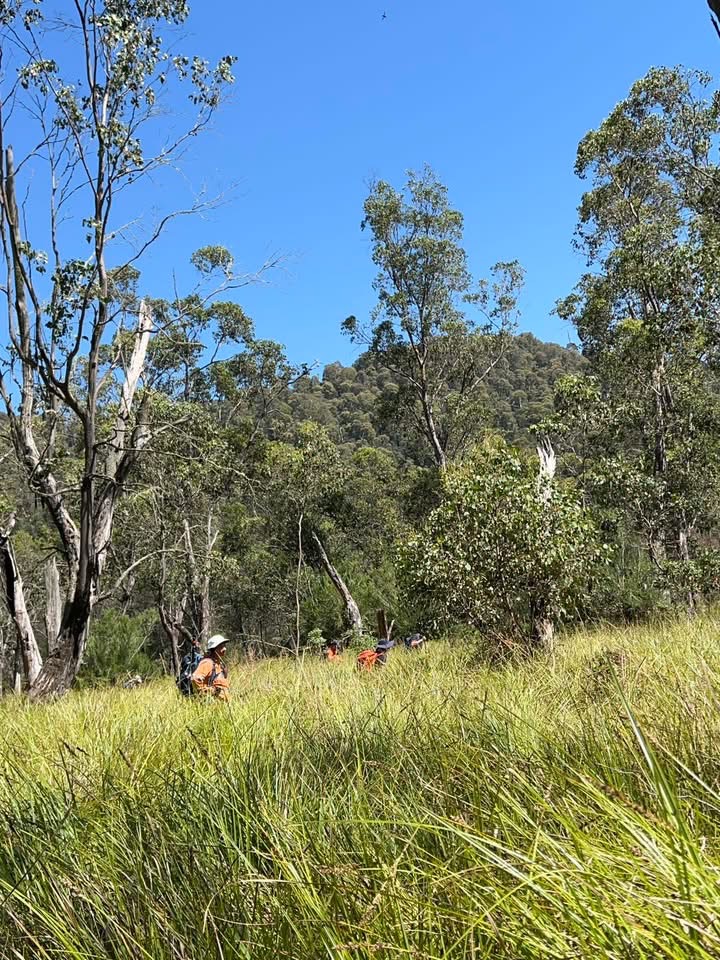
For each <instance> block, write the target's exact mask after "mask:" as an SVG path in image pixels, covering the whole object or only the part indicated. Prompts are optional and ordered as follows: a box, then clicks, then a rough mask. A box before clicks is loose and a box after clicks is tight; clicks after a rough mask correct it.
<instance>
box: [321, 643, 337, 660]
mask: <svg viewBox="0 0 720 960" xmlns="http://www.w3.org/2000/svg"><path fill="white" fill-rule="evenodd" d="M323 652H324V656H325V659H326V660H339V659H340V648H339V647H338V642H337V640H328V642H327V644H326V646H325V650H324V651H323Z"/></svg>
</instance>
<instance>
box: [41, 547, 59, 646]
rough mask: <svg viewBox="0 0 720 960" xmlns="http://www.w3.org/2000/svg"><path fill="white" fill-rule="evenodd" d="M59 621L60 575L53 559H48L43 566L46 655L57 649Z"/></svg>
mask: <svg viewBox="0 0 720 960" xmlns="http://www.w3.org/2000/svg"><path fill="white" fill-rule="evenodd" d="M61 621H62V600H61V598H60V573H59V571H58V568H57V563H56V562H55V557H50V559H49V560H48V561H47V563H46V564H45V636H46V637H47V648H48V653H53V652H54V651H55V648H56V647H57V642H58V637H59V635H60V623H61Z"/></svg>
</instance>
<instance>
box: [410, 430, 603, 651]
mask: <svg viewBox="0 0 720 960" xmlns="http://www.w3.org/2000/svg"><path fill="white" fill-rule="evenodd" d="M539 482H540V481H539V479H538V472H537V466H536V465H535V464H534V463H532V462H531V461H530V460H529V459H528V458H526V457H525V456H524V455H523V454H522V453H520V452H519V451H514V450H512V449H511V448H508V447H506V446H505V445H504V444H503V443H501V442H498V443H494V444H490V443H488V444H487V445H486V446H485V447H483V448H480V449H479V450H477V451H475V453H474V455H473V456H472V457H471V458H470V459H469V460H468V461H467V462H466V463H464V464H462V465H457V466H454V467H452V468H450V469H449V470H448V472H447V474H446V475H445V476H444V477H443V483H442V501H441V503H440V505H439V506H438V507H436V508H435V509H434V510H433V511H432V512H431V514H430V516H429V517H428V519H427V522H426V523H425V524H424V525H423V527H422V529H421V531H420V533H419V534H417V535H415V536H412V537H411V538H410V539H409V541H408V542H407V544H406V545H404V546H403V548H402V549H401V561H400V562H401V571H402V578H403V580H404V583H405V586H406V589H407V591H408V593H409V596H410V598H411V599H412V600H415V601H416V602H417V603H419V604H421V605H422V607H423V608H424V610H425V612H426V615H427V616H429V617H431V618H432V619H434V620H435V621H436V622H438V623H440V624H447V623H457V622H460V623H467V624H470V625H472V626H474V627H476V628H478V629H481V630H483V631H484V632H486V633H487V634H489V635H490V636H493V637H495V638H497V639H499V640H501V641H509V642H517V641H520V642H527V641H528V640H529V639H530V638H531V637H532V636H533V631H534V627H535V620H536V618H537V617H538V616H539V615H542V616H546V617H548V618H549V619H553V620H554V619H555V618H564V617H567V616H569V615H570V614H571V613H572V612H574V610H575V608H576V607H578V606H581V605H583V604H584V603H586V602H587V599H588V596H587V594H588V586H589V582H590V578H591V576H592V573H593V570H594V568H595V566H596V564H597V563H598V562H599V560H600V559H601V557H602V555H603V551H602V550H601V548H600V546H599V544H598V537H597V531H596V529H595V525H594V523H593V521H592V519H591V518H590V516H589V515H588V513H587V512H586V511H585V510H583V508H582V506H581V505H580V503H579V501H578V499H577V497H576V496H575V494H574V493H573V492H572V490H571V489H569V488H568V487H566V486H564V485H562V484H554V485H553V486H552V488H551V489H550V490H549V491H548V499H547V501H546V500H545V498H544V497H543V496H541V491H540V490H539Z"/></svg>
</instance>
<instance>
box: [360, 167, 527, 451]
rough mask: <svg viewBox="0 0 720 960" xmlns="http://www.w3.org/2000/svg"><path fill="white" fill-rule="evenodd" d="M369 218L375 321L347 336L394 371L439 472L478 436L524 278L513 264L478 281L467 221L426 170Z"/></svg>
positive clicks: (375, 199)
mask: <svg viewBox="0 0 720 960" xmlns="http://www.w3.org/2000/svg"><path fill="white" fill-rule="evenodd" d="M364 213H365V216H364V219H363V222H362V226H363V229H368V230H369V231H370V232H371V234H372V258H373V262H374V263H375V265H376V266H377V267H378V273H377V276H376V279H375V284H374V286H375V289H376V291H377V294H378V304H377V307H376V308H375V310H374V311H373V313H372V316H371V319H370V323H369V324H367V325H364V324H362V323H360V322H358V320H357V318H356V317H354V316H351V317H348V318H347V319H346V320H345V322H344V323H343V329H344V330H345V332H346V333H347V334H348V336H350V338H351V339H352V340H353V341H354V342H359V343H364V344H367V346H368V352H369V354H370V356H371V357H372V358H373V359H374V360H375V361H376V362H377V363H379V364H380V365H381V366H384V367H385V368H386V369H388V370H390V371H392V372H393V373H394V374H395V376H396V383H397V388H398V391H399V395H398V397H397V401H398V402H399V403H401V404H402V405H403V406H404V407H405V408H406V411H407V414H408V423H411V424H412V427H413V429H414V431H415V433H416V434H417V435H418V436H420V437H422V438H423V440H424V442H425V443H426V444H427V448H428V451H429V452H430V454H431V456H432V458H433V461H434V462H435V464H436V465H438V466H440V467H443V466H444V465H445V462H446V460H447V458H448V457H452V456H455V455H457V454H458V453H460V452H461V451H462V449H463V448H464V447H465V446H467V444H468V442H469V441H470V440H471V439H472V433H473V424H474V423H475V422H476V421H477V418H478V413H479V411H480V410H481V409H482V407H481V404H479V403H478V401H479V399H480V397H479V395H478V389H477V388H478V386H479V385H480V384H481V383H482V382H483V380H484V379H485V377H486V375H487V371H488V370H489V369H490V368H491V367H492V365H493V363H494V362H495V361H496V360H497V359H498V358H499V356H500V355H501V354H502V350H503V347H504V346H505V342H506V339H507V337H508V334H509V333H510V332H511V331H512V330H513V329H514V327H515V325H516V312H517V296H518V291H519V289H520V288H521V286H522V282H523V271H522V268H521V267H520V266H519V264H518V263H517V262H512V263H497V264H496V265H495V266H494V267H493V271H492V272H493V280H492V281H491V282H489V283H488V282H487V281H481V282H480V283H478V284H474V283H473V280H472V277H471V275H470V272H469V270H468V266H467V257H466V254H465V250H464V249H463V247H462V238H463V217H462V214H461V213H460V212H459V211H457V210H453V209H452V207H451V206H450V203H449V199H448V193H447V188H446V187H445V186H444V185H443V184H442V183H441V182H440V181H439V180H438V178H437V177H436V175H435V174H434V173H433V171H432V170H431V169H430V168H429V167H425V168H424V169H423V170H422V172H420V173H413V172H411V173H410V174H409V175H408V181H407V185H406V187H405V190H404V191H403V192H400V191H397V190H395V189H394V188H393V187H392V186H391V185H390V184H389V183H386V182H385V181H383V180H380V181H378V182H377V183H376V184H374V186H373V188H372V190H371V192H370V195H369V196H368V198H367V200H366V201H365V206H364ZM468 307H470V308H473V309H474V310H475V311H476V313H477V314H478V315H479V317H480V319H479V320H477V319H474V318H472V317H470V316H468V314H467V308H468Z"/></svg>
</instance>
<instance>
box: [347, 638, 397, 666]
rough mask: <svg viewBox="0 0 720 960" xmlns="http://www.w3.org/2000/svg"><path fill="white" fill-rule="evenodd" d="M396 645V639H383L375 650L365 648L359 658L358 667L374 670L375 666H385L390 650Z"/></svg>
mask: <svg viewBox="0 0 720 960" xmlns="http://www.w3.org/2000/svg"><path fill="white" fill-rule="evenodd" d="M394 646H395V641H394V640H381V641H380V642H379V643H378V645H377V646H376V647H375V649H374V650H363V652H362V653H361V654H360V656H359V657H358V658H357V662H356V666H357V669H358V670H374V669H375V667H384V666H385V664H386V663H387V655H388V650H392V648H393V647H394Z"/></svg>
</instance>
